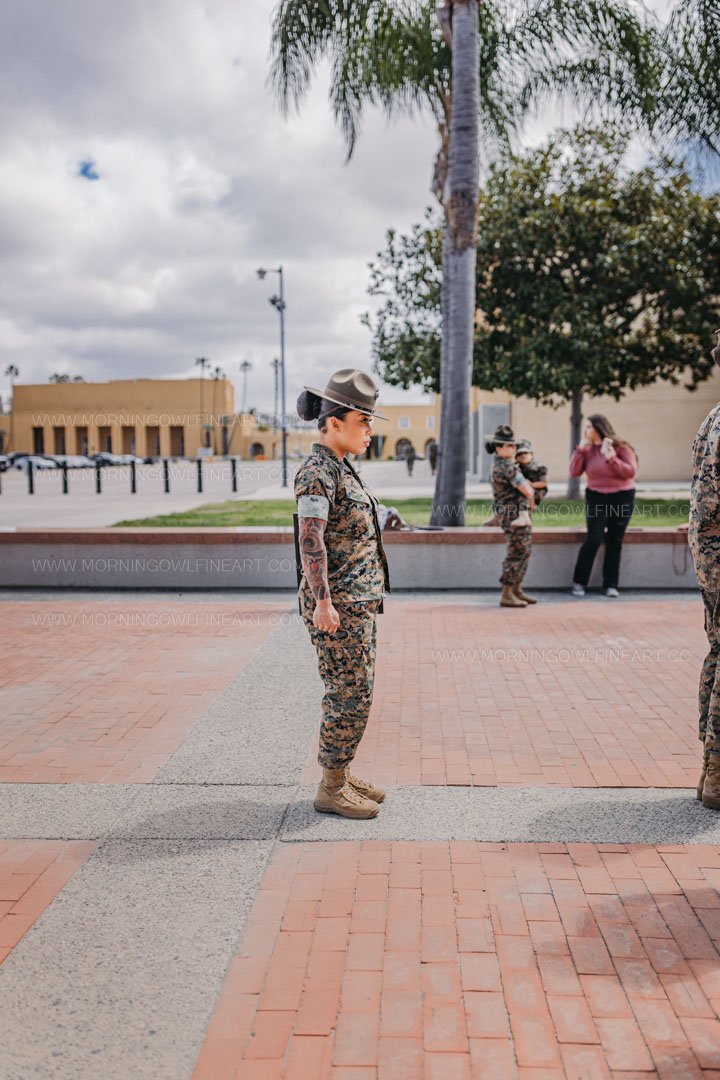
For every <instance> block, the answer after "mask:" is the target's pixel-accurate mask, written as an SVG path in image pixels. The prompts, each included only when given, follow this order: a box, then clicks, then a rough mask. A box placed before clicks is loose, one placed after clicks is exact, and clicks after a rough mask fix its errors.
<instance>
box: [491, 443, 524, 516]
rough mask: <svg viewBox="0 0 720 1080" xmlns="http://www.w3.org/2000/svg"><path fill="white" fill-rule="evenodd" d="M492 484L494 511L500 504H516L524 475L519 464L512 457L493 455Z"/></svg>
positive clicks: (519, 498) (520, 496)
mask: <svg viewBox="0 0 720 1080" xmlns="http://www.w3.org/2000/svg"><path fill="white" fill-rule="evenodd" d="M490 483H491V484H492V492H493V504H494V507H495V512H496V513H497V508H498V507H502V506H517V505H518V503H519V502H520V500H521V499H522V498H524V496H523V494H522V492H520V491H518V488H519V487H520V484H524V483H525V477H524V476H523V474H522V472H521V471H520V466H519V465H518V463H517V462H516V461H515V459H514V458H501V457H498V455H497V454H496V455H495V460H494V461H493V465H492V472H491V473H490Z"/></svg>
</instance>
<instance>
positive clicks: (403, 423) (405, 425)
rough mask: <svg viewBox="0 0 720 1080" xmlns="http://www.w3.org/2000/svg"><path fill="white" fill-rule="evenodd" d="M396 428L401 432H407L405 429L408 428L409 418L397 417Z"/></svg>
mask: <svg viewBox="0 0 720 1080" xmlns="http://www.w3.org/2000/svg"><path fill="white" fill-rule="evenodd" d="M398 427H399V428H400V430H401V431H407V429H408V428H409V427H410V417H409V416H398Z"/></svg>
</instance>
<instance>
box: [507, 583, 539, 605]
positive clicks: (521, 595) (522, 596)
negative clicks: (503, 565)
mask: <svg viewBox="0 0 720 1080" xmlns="http://www.w3.org/2000/svg"><path fill="white" fill-rule="evenodd" d="M512 590H513V592H514V593H515V596H517V598H518V600H524V601H525V603H526V604H537V600H536V598H535V597H534V596H528V594H527V593H526V592H523V587H522V583H521V582H520V581H518V583H517V585H513V587H512Z"/></svg>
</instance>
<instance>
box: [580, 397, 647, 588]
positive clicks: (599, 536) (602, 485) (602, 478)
mask: <svg viewBox="0 0 720 1080" xmlns="http://www.w3.org/2000/svg"><path fill="white" fill-rule="evenodd" d="M636 472H637V458H636V456H635V451H634V450H633V448H632V446H630V444H629V443H626V442H625V441H624V440H623V439H619V438H618V437H617V435H616V434H615V432H614V431H613V429H612V426H611V425H610V422H609V421H608V420H607V419H606V417H604V416H600V415H598V414H597V413H596V414H594V415H593V416H589V417H588V418H587V421H586V423H585V428H584V430H583V438H582V441H581V442H580V443H579V445H578V446H577V447H576V448H575V450H574V452H573V456H572V457H571V458H570V475H571V476H582V474H583V473H585V474H586V475H587V487H586V489H585V521H586V523H587V536H586V537H585V541H584V543H583V545H582V547H581V548H580V551H579V552H578V557H577V562H576V563H575V572H574V574H573V585H572V591H573V595H574V596H584V595H585V589H586V588H587V583H588V581H589V580H590V573H591V571H592V566H593V562H594V561H595V556H596V554H597V550H598V548H599V547H600V544H601V543H602V542H603V540H604V541H605V558H604V559H603V592H604V594H605V596H619V593H618V576H619V574H620V553H621V551H622V542H623V537H624V535H625V530H626V528H627V526H628V522H629V520H630V517H631V515H632V512H633V507H634V506H635V473H636Z"/></svg>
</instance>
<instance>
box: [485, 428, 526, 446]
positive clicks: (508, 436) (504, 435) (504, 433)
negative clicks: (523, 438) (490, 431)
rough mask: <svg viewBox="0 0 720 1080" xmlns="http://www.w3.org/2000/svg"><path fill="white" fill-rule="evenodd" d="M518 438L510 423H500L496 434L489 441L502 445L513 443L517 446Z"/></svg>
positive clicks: (495, 444)
mask: <svg viewBox="0 0 720 1080" xmlns="http://www.w3.org/2000/svg"><path fill="white" fill-rule="evenodd" d="M518 441H519V440H518V439H516V438H515V433H514V432H513V429H512V428H511V427H510V425H509V424H500V426H499V427H497V428H495V434H494V435H491V437H490V438H489V439H488V440H487V443H488V444H489V443H492V444H493V445H494V446H502V445H503V444H505V443H511V444H512V445H513V446H517V444H518Z"/></svg>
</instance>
